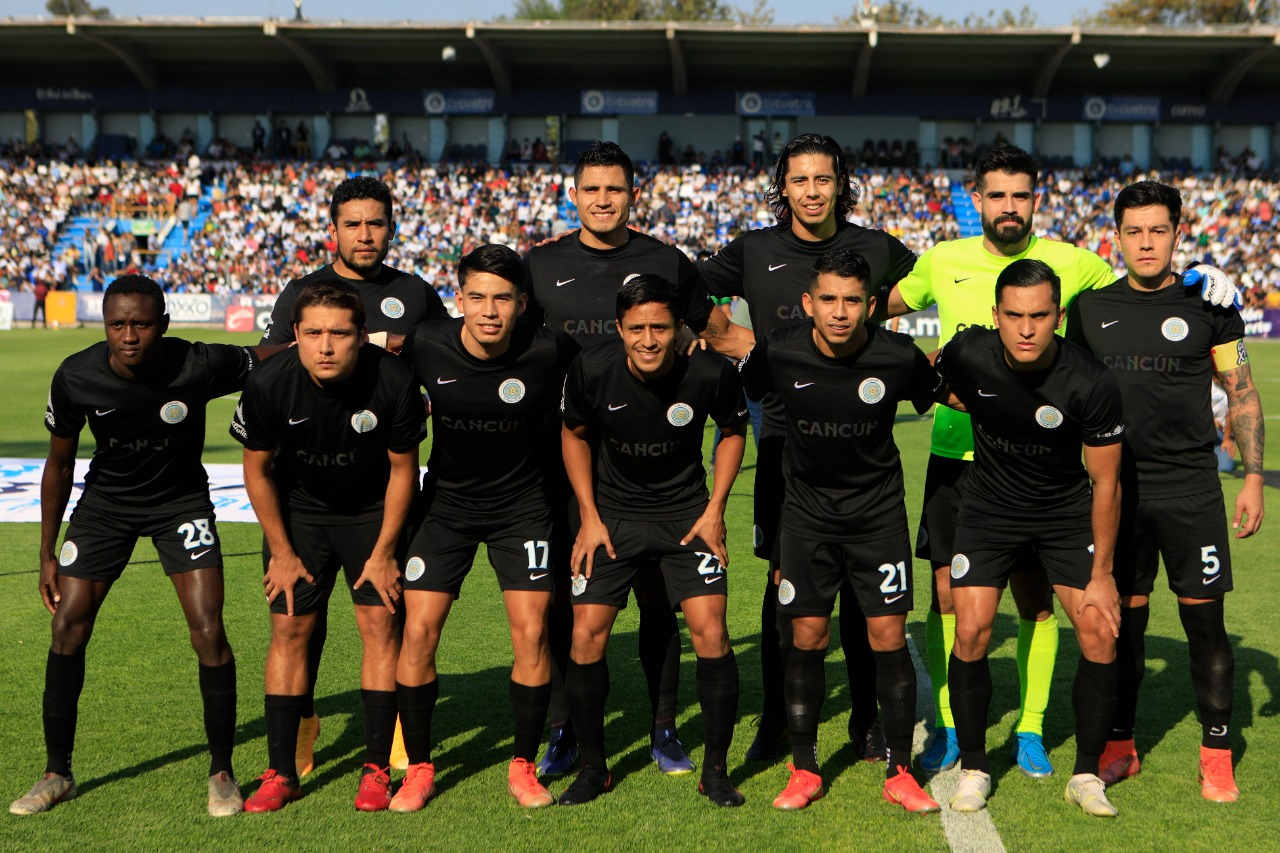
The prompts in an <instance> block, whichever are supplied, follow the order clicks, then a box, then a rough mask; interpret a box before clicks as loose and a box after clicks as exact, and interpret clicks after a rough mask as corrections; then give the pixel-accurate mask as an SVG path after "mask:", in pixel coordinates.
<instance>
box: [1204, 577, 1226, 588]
mask: <svg viewBox="0 0 1280 853" xmlns="http://www.w3.org/2000/svg"><path fill="white" fill-rule="evenodd" d="M1220 577H1222V575H1214V576H1213V577H1211V578H1205V579H1204V580H1202V581H1200V583H1202V584H1204V585H1205V586H1208V585H1209V584H1211V583H1213V582H1214V581H1216V580H1217V579H1218V578H1220Z"/></svg>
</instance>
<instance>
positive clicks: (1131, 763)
mask: <svg viewBox="0 0 1280 853" xmlns="http://www.w3.org/2000/svg"><path fill="white" fill-rule="evenodd" d="M1181 216H1182V198H1181V197H1180V196H1179V194H1178V191H1177V190H1176V189H1175V188H1173V187H1170V186H1166V185H1163V184H1158V183H1155V182H1153V181H1139V182H1138V183H1135V184H1133V185H1131V186H1128V187H1126V188H1125V189H1123V190H1121V191H1120V193H1119V195H1117V196H1116V201H1115V223H1116V241H1117V242H1118V243H1119V245H1120V250H1121V251H1122V252H1123V253H1124V259H1125V266H1126V268H1127V269H1128V275H1127V276H1126V277H1125V278H1122V279H1120V280H1119V281H1116V282H1114V283H1113V284H1111V285H1108V286H1107V287H1104V288H1101V289H1100V290H1096V291H1091V292H1089V293H1086V294H1082V295H1081V297H1080V299H1078V300H1076V303H1075V304H1074V305H1073V306H1072V308H1071V320H1070V323H1069V324H1068V326H1067V333H1068V336H1069V337H1071V338H1074V339H1078V340H1080V341H1081V342H1083V343H1084V344H1085V345H1086V346H1088V347H1089V349H1090V350H1092V351H1093V353H1094V354H1095V355H1097V356H1098V357H1099V358H1100V359H1102V361H1103V362H1104V363H1106V364H1107V365H1108V366H1109V367H1110V368H1111V369H1112V371H1113V372H1114V373H1115V376H1116V378H1117V379H1118V380H1119V383H1120V388H1121V390H1122V391H1123V392H1124V401H1125V403H1124V404H1125V411H1126V420H1127V421H1128V423H1129V426H1128V430H1127V431H1126V433H1125V442H1124V467H1123V469H1122V471H1123V476H1122V481H1121V482H1122V485H1123V491H1124V501H1123V506H1122V510H1121V524H1120V540H1119V543H1118V544H1117V546H1116V582H1117V585H1118V586H1119V590H1120V607H1121V610H1120V613H1121V616H1120V640H1119V643H1118V648H1119V659H1120V674H1119V679H1120V686H1119V690H1118V694H1117V703H1116V714H1115V719H1114V721H1112V723H1111V733H1110V736H1109V738H1108V741H1107V747H1106V751H1105V752H1104V753H1103V757H1102V772H1101V774H1100V775H1101V776H1102V778H1103V779H1104V780H1106V781H1107V782H1108V783H1114V782H1117V781H1119V780H1121V779H1125V778H1127V777H1129V776H1133V775H1134V774H1136V773H1137V772H1138V771H1139V769H1140V766H1141V765H1140V763H1139V761H1138V751H1137V748H1136V746H1135V744H1134V737H1133V736H1134V723H1135V719H1136V714H1137V704H1138V688H1139V686H1140V685H1141V683H1142V676H1143V673H1144V671H1145V669H1146V648H1145V640H1144V636H1145V634H1146V629H1147V620H1148V616H1149V607H1150V596H1151V592H1152V590H1153V589H1154V588H1155V579H1156V571H1157V566H1158V563H1159V558H1161V557H1163V559H1164V566H1165V571H1166V572H1167V573H1168V583H1169V588H1170V589H1171V590H1173V592H1174V594H1175V595H1176V596H1177V597H1178V616H1179V618H1180V619H1181V621H1182V628H1183V630H1184V631H1186V634H1187V651H1188V654H1189V656H1190V658H1191V683H1192V686H1193V687H1194V689H1195V693H1196V704H1197V706H1198V708H1199V712H1200V726H1201V730H1202V733H1201V741H1200V782H1201V787H1200V793H1201V796H1203V797H1204V798H1205V799H1207V800H1213V801H1215V802H1221V803H1230V802H1235V801H1236V800H1237V799H1238V798H1239V796H1240V790H1239V788H1238V787H1237V786H1236V782H1235V772H1234V769H1233V766H1232V755H1231V739H1230V728H1229V727H1230V723H1231V711H1232V693H1233V690H1234V678H1235V656H1234V652H1233V650H1232V648H1231V640H1230V638H1229V637H1228V635H1227V631H1226V627H1225V624H1224V621H1223V597H1224V596H1225V594H1226V593H1227V592H1228V591H1229V590H1230V589H1231V588H1232V579H1231V551H1230V542H1231V540H1230V534H1229V532H1228V530H1227V522H1226V512H1225V508H1224V501H1223V495H1222V485H1221V482H1220V480H1219V478H1218V474H1217V466H1216V462H1215V458H1214V454H1213V447H1214V444H1215V435H1214V429H1213V423H1212V414H1211V411H1210V405H1209V399H1210V383H1211V382H1212V378H1213V376H1214V375H1215V374H1216V375H1217V377H1218V378H1219V379H1220V380H1221V381H1222V385H1223V387H1224V388H1225V389H1226V391H1227V400H1228V406H1229V408H1230V412H1231V418H1232V424H1233V426H1234V429H1235V438H1236V442H1237V445H1238V446H1239V448H1240V454H1241V458H1242V460H1243V463H1244V484H1243V486H1242V487H1241V490H1240V494H1239V496H1238V497H1237V498H1236V502H1235V511H1234V513H1233V515H1232V527H1233V529H1235V530H1236V531H1237V532H1236V537H1237V538H1240V539H1243V538H1245V537H1247V536H1252V535H1253V534H1254V533H1257V532H1258V529H1259V528H1260V527H1261V525H1262V516H1263V500H1262V486H1263V465H1262V448H1263V439H1264V433H1263V420H1262V403H1261V402H1260V400H1259V398H1258V389H1257V387H1256V386H1255V385H1254V383H1253V378H1252V371H1251V369H1250V367H1249V354H1248V352H1247V350H1246V349H1245V344H1244V323H1243V321H1242V320H1241V319H1240V313H1239V311H1237V310H1236V309H1235V308H1233V307H1226V308H1219V307H1214V306H1212V305H1208V304H1205V303H1204V302H1202V301H1200V300H1199V299H1197V298H1196V294H1195V292H1194V289H1189V288H1186V287H1180V286H1178V285H1179V284H1182V283H1185V278H1186V274H1183V275H1178V274H1176V273H1174V272H1173V253H1174V250H1175V248H1176V247H1177V244H1178V239H1179V237H1180V236H1181V233H1182V232H1181V228H1180V227H1179V222H1180V220H1181ZM1188 290H1191V292H1188Z"/></svg>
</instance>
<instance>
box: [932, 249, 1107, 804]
mask: <svg viewBox="0 0 1280 853" xmlns="http://www.w3.org/2000/svg"><path fill="white" fill-rule="evenodd" d="M1061 294H1062V283H1061V280H1060V279H1059V278H1058V276H1057V275H1056V274H1055V273H1054V271H1053V269H1052V268H1051V267H1049V265H1048V264H1045V263H1044V262H1043V261H1038V260H1034V259H1031V258H1023V259H1021V260H1017V261H1014V262H1013V263H1011V264H1009V265H1008V266H1007V267H1005V268H1004V270H1002V271H1001V272H1000V275H999V276H998V277H997V278H996V286H995V299H996V304H995V307H994V308H993V309H992V319H993V320H994V321H995V326H996V330H995V331H992V330H991V329H983V328H978V327H971V328H967V329H964V330H963V331H961V332H960V333H959V334H957V335H956V336H955V337H953V338H952V339H951V341H950V342H949V343H948V344H947V345H946V347H945V348H943V350H942V352H941V354H940V355H939V357H938V359H937V365H938V369H939V371H940V372H941V373H942V376H943V378H944V379H945V380H946V381H947V384H948V388H949V390H950V392H951V394H952V395H954V397H955V398H957V399H958V400H959V402H960V403H961V404H963V405H964V407H965V409H966V410H967V411H968V412H969V413H970V415H971V419H972V424H973V439H974V461H973V466H972V468H971V469H970V471H969V482H968V484H967V485H966V488H965V492H964V496H963V497H962V498H961V500H960V509H959V512H958V514H957V519H956V532H955V547H956V553H955V556H954V558H953V559H952V561H951V569H950V579H951V592H952V596H953V598H954V600H955V609H956V636H955V645H954V646H953V647H952V651H951V661H950V672H949V675H950V679H949V681H950V685H951V708H952V713H953V714H954V715H955V723H956V736H957V738H958V740H959V743H960V765H961V767H962V768H963V772H962V773H961V776H960V781H959V782H958V784H957V785H956V791H955V795H954V796H953V797H952V798H951V808H952V810H953V811H958V812H967V811H978V810H979V809H982V808H985V807H986V804H987V795H988V794H989V793H990V791H991V775H990V768H989V766H988V763H987V752H986V733H987V710H988V708H989V707H990V705H991V671H990V669H989V667H988V662H987V649H988V647H989V645H990V642H991V626H992V625H993V623H994V622H995V618H996V607H997V605H998V604H999V602H1000V593H1001V591H1002V590H1003V589H1004V586H1005V584H1006V583H1007V582H1008V580H1009V576H1010V575H1011V573H1012V572H1013V571H1014V568H1015V564H1016V563H1017V562H1018V560H1020V559H1025V555H1026V552H1027V551H1028V550H1030V551H1031V552H1032V554H1033V557H1034V559H1035V560H1036V561H1037V562H1038V563H1039V564H1040V565H1041V566H1043V567H1044V571H1045V574H1046V575H1047V576H1048V580H1049V582H1050V583H1052V584H1053V589H1054V592H1055V593H1057V595H1058V600H1059V601H1061V602H1062V607H1063V610H1064V611H1065V612H1066V614H1067V616H1068V617H1069V618H1070V619H1071V623H1072V624H1073V625H1074V626H1075V629H1076V638H1077V640H1078V641H1079V644H1080V655H1081V656H1080V662H1079V665H1078V666H1077V669H1076V678H1075V683H1074V685H1073V686H1072V690H1071V704H1072V707H1073V708H1074V709H1075V715H1076V763H1075V769H1074V771H1073V773H1072V776H1071V780H1070V781H1069V782H1068V783H1067V790H1066V800H1067V802H1069V803H1072V804H1074V805H1078V806H1080V807H1081V808H1082V809H1083V810H1084V812H1085V813H1086V814H1090V815H1094V816H1096V817H1114V816H1115V815H1116V809H1115V807H1114V806H1112V805H1111V803H1110V802H1109V801H1108V800H1107V795H1106V793H1105V791H1104V785H1103V783H1102V781H1101V780H1100V779H1099V778H1098V758H1099V756H1100V755H1101V754H1102V747H1103V744H1104V743H1105V742H1106V733H1107V725H1108V723H1109V721H1110V718H1111V711H1112V709H1114V708H1115V689H1116V662H1115V661H1116V642H1115V638H1116V633H1117V632H1118V630H1119V619H1120V613H1119V601H1118V596H1117V594H1116V584H1115V579H1114V578H1113V577H1112V574H1111V565H1112V556H1113V554H1114V550H1115V541H1116V527H1117V525H1118V523H1119V519H1120V489H1119V478H1120V442H1121V441H1122V440H1123V437H1124V430H1125V427H1124V423H1123V422H1122V420H1121V404H1120V389H1119V387H1118V385H1117V383H1116V381H1115V377H1114V376H1113V375H1112V374H1111V373H1110V371H1108V370H1107V369H1106V367H1105V366H1104V365H1102V364H1101V363H1100V362H1098V361H1097V360H1096V359H1094V358H1092V357H1090V356H1089V354H1088V353H1087V352H1085V351H1084V350H1083V349H1082V348H1081V347H1078V346H1076V345H1075V344H1071V343H1067V342H1065V341H1062V340H1061V339H1059V338H1058V336H1057V335H1056V334H1055V332H1056V331H1057V329H1058V327H1059V326H1060V325H1061V324H1062V318H1063V315H1064V314H1065V312H1064V311H1063V309H1062V296H1061ZM1082 445H1083V448H1084V468H1081V466H1080V454H1081V446H1082ZM1091 484H1092V489H1091V488H1090V485H1091ZM1030 519H1034V521H1033V522H1031V523H1028V522H1029V520H1030Z"/></svg>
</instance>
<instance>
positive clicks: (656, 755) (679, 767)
mask: <svg viewBox="0 0 1280 853" xmlns="http://www.w3.org/2000/svg"><path fill="white" fill-rule="evenodd" d="M649 754H650V755H651V756H653V760H654V761H656V762H657V763H658V769H659V770H661V771H662V772H663V773H666V774H667V775H668V776H679V775H680V774H682V773H692V772H693V759H692V758H690V757H689V754H688V753H686V752H685V751H684V745H683V744H682V743H680V738H678V737H676V730H675V729H674V728H665V729H657V730H655V731H654V733H653V740H652V741H650V746H649Z"/></svg>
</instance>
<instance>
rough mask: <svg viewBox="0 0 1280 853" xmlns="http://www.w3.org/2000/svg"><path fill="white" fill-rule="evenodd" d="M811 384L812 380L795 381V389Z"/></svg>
mask: <svg viewBox="0 0 1280 853" xmlns="http://www.w3.org/2000/svg"><path fill="white" fill-rule="evenodd" d="M812 384H813V383H812V382H797V383H795V386H796V389H797V390H798V389H800V388H808V387H809V386H810V385H812Z"/></svg>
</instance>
